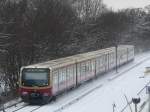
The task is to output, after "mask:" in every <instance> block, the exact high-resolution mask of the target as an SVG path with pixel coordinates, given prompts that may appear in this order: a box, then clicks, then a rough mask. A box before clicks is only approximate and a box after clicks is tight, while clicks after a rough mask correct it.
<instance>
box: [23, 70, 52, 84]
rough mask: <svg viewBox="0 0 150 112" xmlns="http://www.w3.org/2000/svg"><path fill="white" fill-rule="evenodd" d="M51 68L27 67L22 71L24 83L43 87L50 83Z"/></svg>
mask: <svg viewBox="0 0 150 112" xmlns="http://www.w3.org/2000/svg"><path fill="white" fill-rule="evenodd" d="M49 73H50V72H49V69H45V68H26V69H24V70H23V71H22V85H23V86H28V87H34V86H38V87H43V86H48V85H49Z"/></svg>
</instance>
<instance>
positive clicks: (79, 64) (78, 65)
mask: <svg viewBox="0 0 150 112" xmlns="http://www.w3.org/2000/svg"><path fill="white" fill-rule="evenodd" d="M80 71H81V63H78V64H77V74H78V76H80Z"/></svg>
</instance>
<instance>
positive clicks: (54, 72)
mask: <svg viewBox="0 0 150 112" xmlns="http://www.w3.org/2000/svg"><path fill="white" fill-rule="evenodd" d="M53 83H54V84H57V83H58V70H55V71H53Z"/></svg>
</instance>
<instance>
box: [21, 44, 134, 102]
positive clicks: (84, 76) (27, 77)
mask: <svg viewBox="0 0 150 112" xmlns="http://www.w3.org/2000/svg"><path fill="white" fill-rule="evenodd" d="M116 51H117V53H116ZM116 54H117V56H116ZM116 58H117V61H116ZM133 59H134V46H132V45H119V46H118V47H117V50H116V48H115V47H110V48H106V49H101V50H97V51H92V52H87V53H82V54H77V55H74V56H69V57H65V58H60V59H56V60H51V61H47V62H43V63H38V64H34V65H29V66H25V67H22V68H21V73H20V88H19V92H20V96H21V98H22V99H23V101H25V102H34V101H35V102H38V101H39V102H41V101H42V102H44V103H48V102H49V101H50V100H52V99H55V98H56V96H57V95H58V94H60V93H62V92H64V91H66V90H69V89H70V88H74V87H76V86H78V85H80V84H83V83H84V82H85V81H87V80H90V79H92V78H95V77H97V76H99V75H101V74H103V73H105V72H108V71H110V70H112V69H113V68H115V67H116V65H117V66H118V67H119V66H121V65H123V64H125V63H127V62H130V61H132V60H133Z"/></svg>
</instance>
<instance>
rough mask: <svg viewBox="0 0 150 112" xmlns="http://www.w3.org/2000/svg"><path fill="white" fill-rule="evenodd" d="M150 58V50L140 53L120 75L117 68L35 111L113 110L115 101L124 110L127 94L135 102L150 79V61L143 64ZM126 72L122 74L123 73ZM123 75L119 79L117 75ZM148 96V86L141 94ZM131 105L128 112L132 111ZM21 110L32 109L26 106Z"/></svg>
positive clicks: (119, 109) (8, 110)
mask: <svg viewBox="0 0 150 112" xmlns="http://www.w3.org/2000/svg"><path fill="white" fill-rule="evenodd" d="M148 57H150V53H147V54H143V55H139V56H137V58H136V59H135V61H134V62H132V63H130V64H127V65H125V66H123V67H121V68H120V69H119V71H118V73H117V74H116V73H115V71H111V72H110V73H107V74H105V75H104V76H101V77H99V78H98V79H96V80H92V81H90V82H88V83H86V84H84V85H82V86H80V87H78V88H76V89H75V90H73V91H70V92H67V93H65V94H63V95H61V96H60V97H58V99H57V100H56V102H52V103H50V104H47V105H44V106H42V107H41V108H39V109H37V110H35V111H34V112H112V111H113V106H112V105H113V104H114V103H115V105H116V107H115V112H120V111H121V110H122V109H123V108H124V107H125V106H126V104H127V102H126V99H125V96H127V98H128V100H129V101H131V99H132V97H135V96H136V95H137V93H138V92H139V91H140V90H141V89H142V88H143V87H144V86H145V85H146V84H147V83H148V82H149V81H150V76H149V77H143V76H144V70H145V67H147V66H150V60H147V61H146V62H143V63H141V64H140V65H138V66H136V67H134V69H129V68H131V67H132V66H134V65H136V64H137V63H140V62H141V61H142V60H144V59H146V58H148ZM124 71H126V72H125V73H123V74H121V73H122V72H124ZM116 76H119V77H117V78H114V77H116ZM139 96H140V97H142V98H143V97H144V98H145V96H146V91H145V89H144V90H143V91H142V92H141V94H140V95H139ZM128 109H129V108H127V109H126V110H125V111H124V112H130V111H129V110H128ZM12 110H13V109H7V110H6V112H12ZM17 112H29V110H26V109H23V110H20V111H17Z"/></svg>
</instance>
